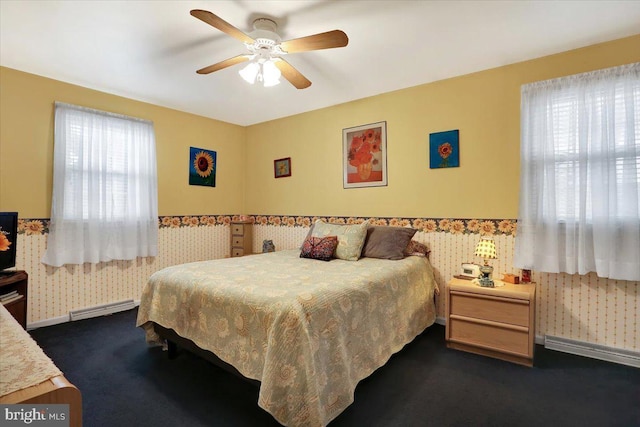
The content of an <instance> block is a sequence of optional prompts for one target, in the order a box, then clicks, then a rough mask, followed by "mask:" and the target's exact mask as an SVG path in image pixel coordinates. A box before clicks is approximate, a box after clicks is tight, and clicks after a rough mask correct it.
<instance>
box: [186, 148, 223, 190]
mask: <svg viewBox="0 0 640 427" xmlns="http://www.w3.org/2000/svg"><path fill="white" fill-rule="evenodd" d="M216 161H217V153H216V152H215V151H212V150H207V149H205V148H196V147H190V148H189V185H204V186H207V187H215V186H216V172H217V170H218V168H217V164H216Z"/></svg>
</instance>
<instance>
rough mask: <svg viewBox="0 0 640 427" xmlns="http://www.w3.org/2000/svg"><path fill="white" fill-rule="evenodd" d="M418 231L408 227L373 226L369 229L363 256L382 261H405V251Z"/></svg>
mask: <svg viewBox="0 0 640 427" xmlns="http://www.w3.org/2000/svg"><path fill="white" fill-rule="evenodd" d="M417 231H418V230H416V229H415V228H406V227H385V226H373V227H369V228H368V229H367V239H366V240H365V242H364V248H363V249H362V256H365V257H368V258H381V259H394V260H397V259H403V258H404V257H405V255H404V250H405V249H406V248H407V245H408V244H409V242H410V241H411V238H412V237H413V235H414V234H416V232H417Z"/></svg>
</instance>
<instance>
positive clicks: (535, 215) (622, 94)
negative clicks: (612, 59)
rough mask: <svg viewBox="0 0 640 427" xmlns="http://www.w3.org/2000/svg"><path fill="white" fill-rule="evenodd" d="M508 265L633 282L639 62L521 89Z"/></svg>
mask: <svg viewBox="0 0 640 427" xmlns="http://www.w3.org/2000/svg"><path fill="white" fill-rule="evenodd" d="M514 264H515V265H516V266H517V267H520V268H528V269H537V270H540V271H546V272H552V273H559V272H565V273H570V274H575V273H578V274H586V273H588V272H591V271H593V272H596V273H597V274H598V275H599V276H601V277H608V278H613V279H622V280H640V63H635V64H630V65H625V66H621V67H614V68H609V69H605V70H599V71H595V72H591V73H584V74H579V75H575V76H569V77H564V78H560V79H554V80H548V81H544V82H538V83H532V84H528V85H525V86H523V87H522V100H521V174H520V206H519V214H518V234H517V237H516V252H515V257H514Z"/></svg>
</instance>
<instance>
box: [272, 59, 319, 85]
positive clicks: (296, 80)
mask: <svg viewBox="0 0 640 427" xmlns="http://www.w3.org/2000/svg"><path fill="white" fill-rule="evenodd" d="M275 64H276V67H278V69H279V70H280V72H281V73H282V76H283V77H284V78H285V79H287V80H289V82H290V83H291V84H292V85H294V86H295V87H296V88H298V89H305V88H308V87H309V86H311V82H310V81H309V80H308V79H307V78H306V77H305V76H303V75H302V74H301V73H300V71H298V70H296V69H295V68H293V65H291V64H289V63H288V62H287V61H285V60H284V59H282V58H280V60H279V61H275Z"/></svg>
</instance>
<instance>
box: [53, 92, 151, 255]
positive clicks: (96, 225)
mask: <svg viewBox="0 0 640 427" xmlns="http://www.w3.org/2000/svg"><path fill="white" fill-rule="evenodd" d="M53 169H54V171H53V198H52V206H51V224H50V227H49V237H48V240H47V250H46V252H45V255H44V257H43V260H42V261H43V262H44V263H45V264H49V265H54V266H61V265H64V264H82V263H84V262H92V263H97V262H102V261H110V260H114V259H119V260H126V259H134V258H136V257H137V256H155V255H156V254H157V240H158V237H157V236H158V226H157V220H158V201H157V200H158V197H157V176H156V154H155V135H154V131H153V123H151V122H149V121H146V120H140V119H136V118H132V117H126V116H121V115H117V114H112V113H107V112H103V111H97V110H91V109H88V108H83V107H77V106H73V105H68V104H63V103H56V111H55V145H54V165H53Z"/></svg>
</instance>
